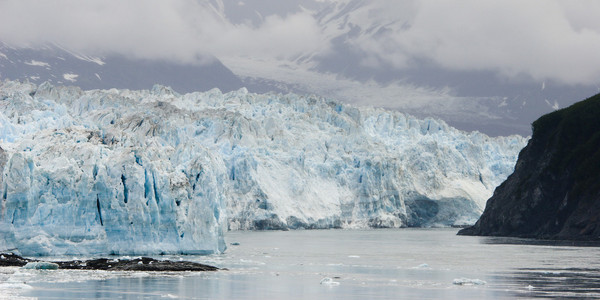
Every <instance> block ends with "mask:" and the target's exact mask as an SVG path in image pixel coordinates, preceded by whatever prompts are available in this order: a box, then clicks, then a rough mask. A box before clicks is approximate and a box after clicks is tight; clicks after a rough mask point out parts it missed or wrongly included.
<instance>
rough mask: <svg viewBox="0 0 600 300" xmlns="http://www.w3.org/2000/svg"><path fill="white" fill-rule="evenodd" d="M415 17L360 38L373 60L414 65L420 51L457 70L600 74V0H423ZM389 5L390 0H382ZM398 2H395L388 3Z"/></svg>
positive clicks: (587, 77)
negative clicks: (381, 31)
mask: <svg viewBox="0 0 600 300" xmlns="http://www.w3.org/2000/svg"><path fill="white" fill-rule="evenodd" d="M417 4H418V5H417V6H415V10H414V15H412V16H411V18H410V19H408V18H407V19H405V20H402V19H397V18H395V19H390V20H388V21H390V22H395V26H394V25H392V26H390V27H391V29H392V30H389V31H387V32H385V33H383V34H381V35H376V36H363V37H361V38H358V39H356V40H355V45H356V46H357V47H360V48H361V49H363V50H364V51H365V52H366V53H367V54H368V55H367V56H366V60H365V61H364V63H365V64H371V65H373V64H377V63H385V64H392V65H394V66H396V67H397V68H408V67H410V62H411V61H414V60H415V59H424V60H430V61H434V62H435V63H437V64H439V65H441V66H443V67H445V68H448V69H453V70H466V71H470V70H494V71H498V72H499V73H500V74H502V75H505V76H507V77H516V76H520V75H529V76H531V77H532V78H533V79H536V80H545V79H555V80H557V81H559V82H563V83H565V84H593V83H598V78H600V56H599V55H598V53H600V19H598V18H597V15H596V14H595V13H594V12H599V11H600V2H598V1H557V0H554V1H553V0H539V1H536V0H532V1H518V0H504V1H492V0H463V1H460V2H456V1H448V0H436V1H427V0H423V1H418V3H417ZM379 5H382V3H379ZM386 5H387V6H388V9H390V10H393V9H394V6H393V3H388V4H386Z"/></svg>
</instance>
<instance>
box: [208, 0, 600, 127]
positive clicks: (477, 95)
mask: <svg viewBox="0 0 600 300" xmlns="http://www.w3.org/2000/svg"><path fill="white" fill-rule="evenodd" d="M210 3H211V5H213V11H214V12H215V13H217V14H219V15H220V18H221V19H226V20H229V21H230V22H231V23H233V24H246V23H251V24H255V25H259V24H261V22H263V21H264V16H268V15H278V16H285V15H287V14H294V13H300V12H302V13H307V14H310V15H311V16H312V17H313V18H314V20H315V21H316V22H317V26H318V27H319V28H320V30H321V32H322V39H323V41H322V44H323V45H327V47H325V46H324V47H322V48H317V49H312V50H310V51H306V52H303V53H300V54H298V55H297V56H294V57H292V58H290V59H288V60H268V59H265V58H260V59H255V58H253V57H235V58H233V57H219V58H220V59H221V60H222V61H223V62H224V63H225V64H226V65H227V66H228V67H229V68H230V69H231V70H232V71H233V72H234V73H236V74H237V75H238V76H240V77H241V78H242V80H243V81H244V83H245V84H246V85H250V84H253V86H252V88H250V89H251V90H254V88H255V84H256V83H261V84H260V85H259V86H258V88H264V87H266V88H268V87H271V88H277V90H285V91H290V92H295V93H301V94H304V93H317V94H319V95H321V96H324V97H329V98H334V99H339V100H341V101H344V102H346V103H352V104H355V105H361V106H364V105H372V106H377V107H384V108H387V109H393V110H398V111H402V112H404V113H409V114H411V115H415V116H418V117H420V118H425V117H434V118H439V119H442V120H444V121H446V122H447V123H448V124H450V125H451V126H454V127H456V128H459V129H462V130H465V131H474V130H477V131H480V132H484V133H486V134H488V135H492V136H499V135H510V134H520V135H523V136H529V135H531V123H532V122H533V121H534V120H536V119H537V118H539V117H540V116H541V115H543V114H546V113H549V112H552V111H554V110H556V109H559V108H562V107H566V106H569V105H571V104H573V103H574V100H573V99H584V98H586V97H589V96H591V95H594V94H596V93H598V91H599V90H598V87H597V86H596V85H593V84H591V85H565V84H563V83H560V82H558V81H556V80H534V79H533V78H530V77H528V76H527V75H524V74H523V75H521V76H518V77H516V78H512V77H508V76H504V75H501V74H499V72H498V71H497V70H495V69H477V70H468V69H466V68H465V69H461V68H460V67H458V68H448V67H444V66H442V65H440V64H439V63H435V62H434V61H432V59H430V58H427V57H426V56H425V55H424V56H419V55H416V56H414V57H413V56H411V55H409V54H406V53H404V52H403V49H404V50H406V51H409V50H410V49H412V48H414V47H418V46H419V45H413V44H409V45H405V44H403V42H405V41H404V40H403V39H404V37H405V36H406V35H411V34H414V33H411V28H412V26H413V25H414V23H415V20H414V19H415V15H416V12H417V11H418V6H419V5H420V4H418V3H415V2H413V1H404V2H402V3H398V2H394V3H393V5H390V3H391V2H390V1H377V0H376V1H364V0H344V1H317V0H302V1H257V0H248V1H243V3H244V5H243V6H240V5H239V4H238V3H236V2H235V1H234V2H228V1H218V0H214V1H210ZM431 22H432V23H435V22H434V20H431ZM418 41H419V40H418V39H417V42H418ZM421 42H423V43H425V42H426V41H421ZM469 47H470V45H469V44H465V45H461V47H460V48H459V49H463V50H464V51H467V49H469ZM433 49H435V48H433ZM463 50H460V51H461V52H462V51H463ZM259 91H265V89H260V90H259Z"/></svg>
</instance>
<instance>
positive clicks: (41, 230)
mask: <svg viewBox="0 0 600 300" xmlns="http://www.w3.org/2000/svg"><path fill="white" fill-rule="evenodd" d="M0 126H1V127H0V139H1V140H2V142H1V143H0V146H1V147H2V148H3V149H4V150H3V152H2V155H0V162H1V163H0V165H1V168H2V179H1V180H2V182H1V184H0V192H1V193H2V195H3V197H2V200H1V201H2V210H1V215H0V218H1V219H0V223H1V224H0V226H1V229H0V234H1V235H2V237H4V243H5V244H6V245H5V246H4V247H5V248H8V247H14V248H19V249H21V250H22V251H31V252H32V253H41V254H62V253H79V252H81V253H87V252H94V253H107V252H109V253H110V252H113V253H121V254H123V253H196V252H201V253H209V252H220V251H222V250H223V249H224V245H223V238H222V231H223V229H224V227H227V228H229V229H232V230H235V229H288V228H292V229H295V228H331V227H341V228H364V227H405V226H448V225H462V224H470V223H473V222H475V221H476V219H477V218H478V216H479V215H480V214H481V212H482V208H483V206H484V204H485V200H486V199H487V198H488V197H489V196H491V194H492V191H493V189H494V188H495V186H496V185H498V184H499V183H500V182H502V181H503V180H504V179H505V178H506V177H507V176H508V175H509V174H510V173H511V172H512V170H513V167H514V164H515V161H516V158H517V154H518V152H519V150H520V149H521V148H522V147H523V146H524V145H525V142H526V140H525V139H524V138H522V137H519V136H511V137H499V138H490V137H487V136H485V135H483V134H480V133H465V132H461V131H458V130H456V129H454V128H451V127H449V126H448V125H446V124H445V123H444V122H442V121H439V120H433V119H425V120H418V119H415V118H413V117H411V116H408V115H404V114H402V113H399V112H392V111H386V110H382V109H373V108H360V109H359V108H356V107H352V106H350V105H346V104H341V103H339V102H335V101H330V100H327V99H322V98H318V97H314V96H298V95H293V94H289V95H279V94H263V95H258V94H252V93H248V92H247V91H246V90H244V89H242V90H239V91H235V92H231V93H227V94H222V93H221V92H220V91H218V90H211V91H208V92H205V93H191V94H186V95H179V94H177V93H175V92H173V91H172V90H170V89H169V88H167V87H163V86H155V87H154V88H153V89H152V90H143V91H129V90H114V89H113V90H103V91H100V90H92V91H81V90H79V89H78V88H74V87H54V86H51V85H49V84H46V83H44V84H42V85H40V86H39V87H38V86H35V85H33V84H29V83H18V82H11V81H6V82H3V83H2V84H1V85H0ZM0 246H1V245H0ZM23 249H26V250H23Z"/></svg>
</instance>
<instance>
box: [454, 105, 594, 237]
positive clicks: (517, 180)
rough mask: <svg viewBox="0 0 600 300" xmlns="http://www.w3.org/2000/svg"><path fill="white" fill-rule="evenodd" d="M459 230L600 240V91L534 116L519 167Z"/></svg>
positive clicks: (461, 232) (469, 233)
mask: <svg viewBox="0 0 600 300" xmlns="http://www.w3.org/2000/svg"><path fill="white" fill-rule="evenodd" d="M459 234H462V235H498V236H518V237H534V238H552V239H586V240H587V239H589V240H598V239H600V94H598V95H596V96H593V97H591V98H589V99H587V100H585V101H582V102H579V103H576V104H574V105H572V106H570V107H568V108H565V109H562V110H559V111H556V112H553V113H551V114H547V115H545V116H543V117H541V118H539V119H538V120H537V121H535V122H534V123H533V137H532V138H531V140H530V141H529V144H528V145H527V147H525V148H524V149H523V151H521V153H520V155H519V160H518V162H517V165H516V167H515V172H514V173H513V174H512V175H510V176H509V177H508V179H507V180H506V181H505V182H504V183H502V185H500V186H499V187H498V188H497V189H496V191H495V192H494V195H493V196H492V198H490V199H489V200H488V203H487V206H486V208H485V211H484V213H483V215H482V216H481V218H480V219H479V221H477V223H476V224H475V225H474V226H473V227H470V228H467V229H464V230H462V231H460V233H459Z"/></svg>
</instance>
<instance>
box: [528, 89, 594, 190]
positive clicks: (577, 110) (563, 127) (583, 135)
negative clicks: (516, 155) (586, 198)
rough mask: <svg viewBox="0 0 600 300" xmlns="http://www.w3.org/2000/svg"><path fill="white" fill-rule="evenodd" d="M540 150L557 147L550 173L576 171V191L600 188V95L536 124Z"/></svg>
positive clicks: (555, 113)
mask: <svg viewBox="0 0 600 300" xmlns="http://www.w3.org/2000/svg"><path fill="white" fill-rule="evenodd" d="M533 134H534V136H535V138H536V141H539V142H538V143H536V145H534V146H535V147H536V148H537V147H540V148H546V147H553V149H554V150H553V154H552V158H551V163H550V166H549V168H551V169H550V170H549V171H551V172H573V175H574V177H573V179H574V182H573V185H574V186H573V192H575V193H576V194H579V193H580V192H581V191H582V190H583V189H584V188H585V189H590V188H594V190H591V192H595V191H597V190H598V188H599V187H600V94H598V95H595V96H593V97H590V98H588V99H586V100H584V101H581V102H578V103H576V104H574V105H572V106H570V107H567V108H564V109H561V110H558V111H555V112H553V113H550V114H547V115H545V116H543V117H541V118H539V119H538V120H537V121H535V122H533Z"/></svg>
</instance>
